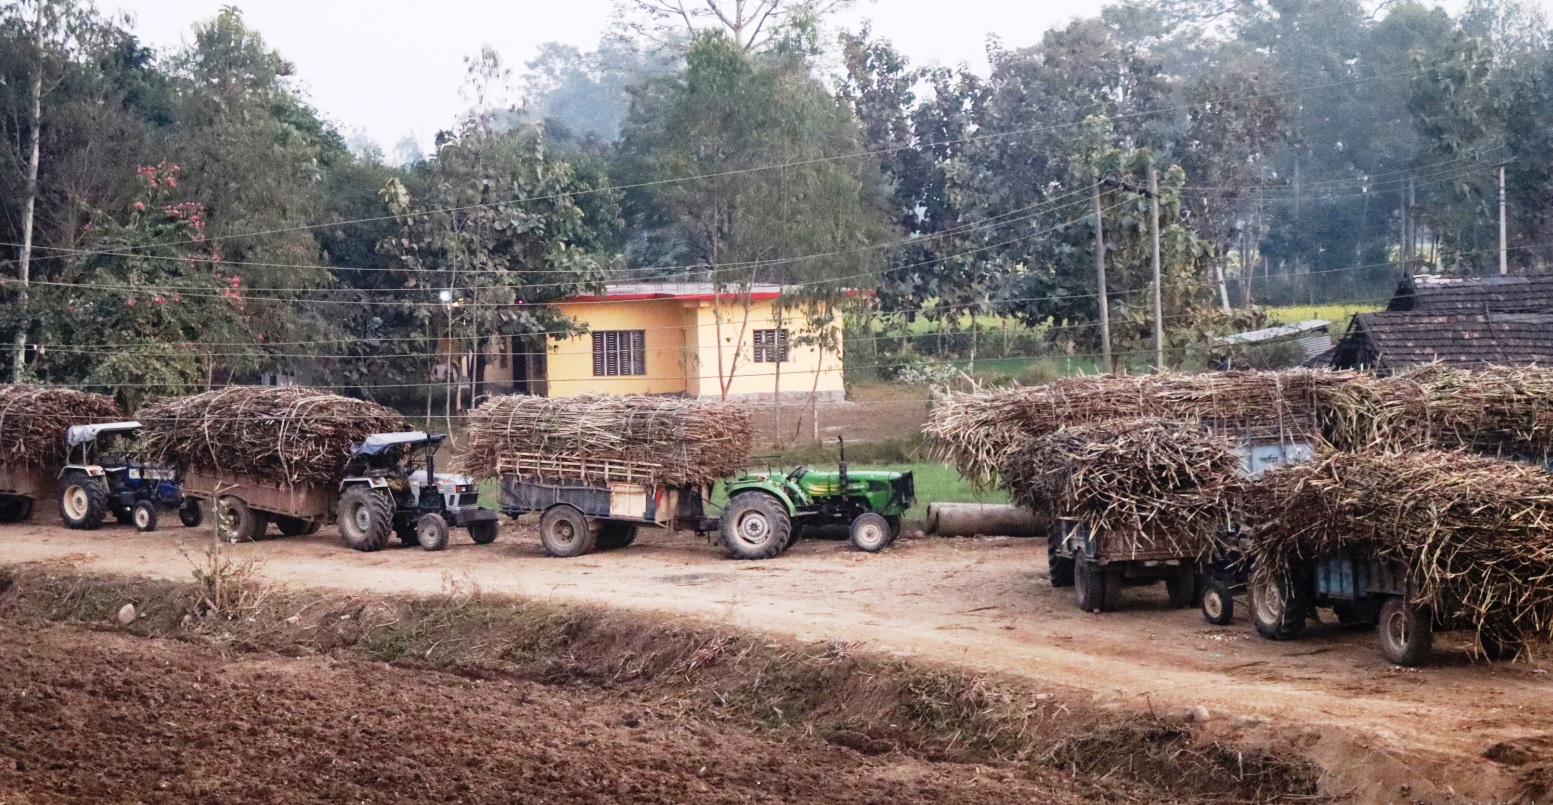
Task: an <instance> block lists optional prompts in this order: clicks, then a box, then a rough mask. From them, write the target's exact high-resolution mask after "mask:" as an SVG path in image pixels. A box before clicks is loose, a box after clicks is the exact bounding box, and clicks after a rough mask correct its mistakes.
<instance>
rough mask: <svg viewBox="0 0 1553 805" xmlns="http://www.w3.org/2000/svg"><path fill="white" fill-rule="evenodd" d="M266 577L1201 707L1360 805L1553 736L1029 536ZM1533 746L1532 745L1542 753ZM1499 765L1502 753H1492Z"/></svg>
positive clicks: (347, 560)
mask: <svg viewBox="0 0 1553 805" xmlns="http://www.w3.org/2000/svg"><path fill="white" fill-rule="evenodd" d="M0 545H3V548H0V554H3V561H5V562H32V561H52V562H60V561H63V562H67V563H69V564H71V565H73V566H75V567H76V568H78V569H81V570H85V571H97V572H116V573H135V574H143V575H148V576H153V577H162V578H185V577H187V575H188V572H189V568H190V565H189V562H188V560H187V559H186V558H185V557H184V556H183V555H182V553H181V551H187V552H190V553H193V554H198V553H200V552H202V551H203V550H204V549H205V547H206V545H207V542H206V540H205V538H204V535H203V533H201V534H195V533H192V532H186V531H181V530H179V529H177V528H174V529H171V530H166V531H163V532H160V533H156V534H148V535H142V534H137V533H135V532H134V531H133V530H130V529H125V528H122V527H109V528H105V529H104V530H102V531H99V532H95V533H83V532H71V531H67V530H65V529H62V528H58V527H54V526H46V525H27V526H11V527H7V528H5V529H4V530H3V531H0ZM233 550H234V551H235V552H236V554H237V555H238V556H251V557H254V558H255V559H257V560H259V561H260V562H261V563H262V566H261V568H260V572H261V574H262V575H264V576H266V577H268V578H271V579H274V580H276V581H280V582H284V583H287V584H291V585H297V586H323V587H333V588H342V589H359V590H372V591H379V592H437V591H440V590H443V589H445V588H446V587H447V586H448V585H449V584H450V583H452V582H454V581H458V582H472V583H475V584H478V585H479V586H480V588H481V589H483V590H485V591H487V592H496V593H512V594H519V595H524V596H529V597H534V598H539V599H551V600H561V601H568V600H578V601H588V602H597V603H605V604H609V605H612V606H622V607H631V608H638V609H648V610H662V611H668V612H673V613H676V614H681V615H691V616H695V617H699V618H704V619H708V620H712V621H718V622H725V623H729V624H733V625H737V626H741V627H748V628H754V629H762V630H767V631H770V632H773V633H777V634H782V635H789V636H793V637H797V638H799V639H803V640H827V639H836V640H844V641H861V642H863V643H864V644H865V645H867V646H869V647H872V648H874V649H879V650H886V651H892V652H898V653H902V654H907V655H912V656H915V657H919V658H924V659H929V660H934V661H944V662H951V663H957V664H961V665H966V666H970V667H973V668H977V669H982V670H987V671H996V672H1003V673H1009V674H1015V675H1021V676H1024V677H1027V678H1031V679H1035V680H1041V681H1047V682H1051V683H1058V684H1063V685H1069V686H1077V687H1081V688H1084V689H1088V690H1090V691H1093V693H1094V695H1095V696H1096V697H1097V698H1098V699H1100V700H1101V701H1105V702H1110V703H1114V704H1116V705H1117V706H1122V707H1128V708H1138V709H1155V710H1160V709H1167V710H1180V709H1185V708H1188V707H1193V706H1197V705H1202V706H1204V707H1206V708H1207V709H1208V711H1209V713H1210V715H1211V717H1212V720H1211V722H1210V727H1211V728H1212V729H1213V730H1217V731H1221V732H1223V733H1224V734H1225V735H1227V736H1233V737H1237V738H1240V739H1250V740H1256V739H1257V736H1258V735H1262V736H1272V735H1279V736H1282V737H1285V738H1287V737H1289V736H1291V735H1293V736H1295V737H1296V739H1297V742H1298V743H1299V744H1300V746H1301V747H1302V748H1303V749H1304V750H1305V751H1306V752H1307V753H1308V754H1309V756H1310V757H1311V758H1312V759H1314V760H1316V761H1317V762H1318V763H1320V764H1322V765H1323V767H1324V768H1326V770H1327V771H1328V773H1329V775H1330V777H1329V785H1328V788H1329V790H1333V791H1338V792H1342V793H1348V794H1351V795H1352V797H1353V798H1354V800H1355V801H1364V802H1392V801H1408V802H1414V801H1416V802H1446V801H1487V800H1490V799H1499V798H1502V797H1503V796H1505V795H1506V793H1508V792H1511V791H1514V790H1516V785H1517V783H1516V778H1517V777H1518V776H1520V775H1522V774H1523V773H1524V772H1526V768H1525V767H1526V766H1528V765H1536V764H1540V763H1542V762H1545V761H1548V760H1553V757H1549V758H1544V757H1542V756H1540V755H1534V756H1532V757H1530V758H1526V757H1521V758H1520V760H1521V761H1523V762H1522V763H1521V764H1520V765H1518V766H1508V765H1504V764H1501V763H1498V762H1494V761H1490V760H1487V759H1485V758H1484V756H1483V753H1484V751H1485V750H1487V749H1488V748H1489V747H1491V746H1493V745H1495V744H1498V743H1501V742H1506V741H1516V740H1521V739H1527V738H1530V737H1534V736H1539V735H1543V734H1545V733H1548V732H1553V697H1550V695H1549V694H1550V693H1553V686H1550V684H1549V681H1548V677H1547V674H1546V673H1545V667H1544V666H1543V665H1541V664H1535V663H1516V664H1492V665H1485V664H1476V665H1474V664H1471V663H1470V662H1469V661H1468V660H1467V657H1466V654H1465V652H1464V642H1465V641H1464V640H1461V639H1454V638H1455V637H1456V636H1453V635H1442V636H1441V639H1440V640H1438V641H1437V643H1436V645H1437V647H1438V648H1437V651H1436V656H1435V657H1434V658H1433V661H1432V662H1431V664H1430V666H1429V667H1426V668H1423V669H1418V670H1402V669H1397V668H1394V667H1392V666H1390V665H1389V664H1388V663H1386V662H1385V661H1384V660H1383V659H1382V658H1381V657H1380V655H1379V652H1378V651H1377V649H1376V647H1375V645H1374V636H1373V635H1371V634H1366V633H1355V632H1348V631H1343V630H1340V629H1338V628H1337V627H1335V626H1323V627H1320V628H1314V629H1312V630H1311V632H1310V634H1309V636H1308V637H1307V638H1305V639H1304V640H1301V641H1299V642H1292V643H1273V642H1269V641H1265V640H1262V639H1260V638H1258V637H1257V636H1256V635H1255V634H1254V633H1253V632H1252V631H1251V629H1250V626H1249V624H1248V623H1247V622H1246V619H1245V618H1244V617H1243V616H1242V617H1240V618H1239V619H1238V620H1237V623H1236V624H1235V625H1233V626H1230V627H1225V628H1217V627H1210V626H1208V625H1206V624H1205V623H1204V622H1203V621H1202V619H1201V617H1200V616H1199V615H1198V614H1197V613H1196V612H1195V611H1191V610H1186V611H1165V610H1164V609H1163V605H1164V595H1163V588H1162V587H1161V588H1160V589H1158V590H1151V589H1147V588H1145V589H1134V590H1129V591H1128V593H1127V594H1126V596H1125V598H1124V604H1123V606H1124V611H1122V612H1118V613H1113V614H1107V615H1089V614H1084V613H1081V612H1078V611H1077V610H1076V609H1075V608H1074V606H1073V604H1072V602H1071V591H1066V590H1064V591H1058V590H1053V589H1051V588H1050V586H1049V585H1048V584H1047V583H1046V581H1045V560H1044V554H1045V547H1044V543H1043V542H1042V541H1039V540H1036V541H1018V540H1001V539H987V540H959V541H948V540H933V539H925V540H907V541H904V542H902V543H900V544H899V545H898V546H897V547H896V548H894V549H892V550H891V551H889V552H888V553H885V554H882V555H877V556H874V555H864V554H857V553H853V552H850V551H848V550H846V548H845V546H844V545H843V544H839V543H829V542H817V541H806V542H803V543H800V544H799V545H798V546H797V547H796V548H795V549H794V550H793V551H792V552H790V553H789V554H787V555H786V556H784V557H781V558H780V559H777V560H774V561H770V562H760V563H741V562H733V561H729V560H726V559H723V558H722V556H721V554H720V553H719V552H718V551H716V550H714V549H712V548H711V547H709V546H706V545H704V544H700V543H698V542H697V541H696V539H695V538H694V537H692V536H690V535H670V534H666V533H661V532H648V533H644V535H643V537H642V538H641V539H640V540H639V541H638V543H637V544H636V545H635V546H633V547H632V548H630V549H628V550H624V551H617V552H611V553H603V554H596V555H590V556H587V557H584V558H581V559H575V560H555V559H548V558H545V557H544V556H543V555H542V553H541V551H540V548H539V545H538V542H537V540H536V539H535V538H534V536H533V534H532V530H531V529H529V528H526V527H519V526H514V525H508V526H506V527H505V528H504V532H503V537H502V539H501V540H499V541H498V542H496V543H495V544H494V545H491V546H487V547H484V548H482V547H477V546H474V545H472V544H469V543H468V542H467V540H461V539H459V538H458V537H455V541H454V545H453V546H452V547H451V548H450V549H449V550H448V551H447V552H445V553H442V554H428V553H425V552H423V551H421V550H419V549H395V550H388V551H384V552H381V553H376V554H359V553H353V552H351V551H348V550H344V549H343V548H342V547H341V546H340V544H339V542H338V541H337V538H335V537H334V536H332V529H326V530H325V531H324V532H323V533H322V534H320V535H318V536H316V537H312V538H294V539H287V538H279V537H276V538H271V539H267V540H265V541H262V542H260V543H255V544H248V545H240V546H235V547H234V548H233ZM1546 743H1547V742H1542V744H1539V745H1543V744H1546ZM1501 756H1502V753H1501Z"/></svg>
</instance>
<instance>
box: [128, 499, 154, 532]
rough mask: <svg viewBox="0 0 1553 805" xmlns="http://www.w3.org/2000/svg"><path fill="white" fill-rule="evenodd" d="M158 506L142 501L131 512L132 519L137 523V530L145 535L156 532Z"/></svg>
mask: <svg viewBox="0 0 1553 805" xmlns="http://www.w3.org/2000/svg"><path fill="white" fill-rule="evenodd" d="M157 514H158V512H157V510H156V504H155V503H152V502H151V501H149V500H142V501H140V502H139V503H136V504H135V508H134V509H132V510H130V518H131V519H132V520H133V521H134V523H135V530H136V531H139V532H140V533H142V534H144V533H147V532H150V531H155V530H156V517H157Z"/></svg>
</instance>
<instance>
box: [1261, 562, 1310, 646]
mask: <svg viewBox="0 0 1553 805" xmlns="http://www.w3.org/2000/svg"><path fill="white" fill-rule="evenodd" d="M1307 609H1309V607H1308V606H1307V605H1306V601H1305V595H1304V593H1303V591H1301V590H1300V589H1299V585H1298V584H1294V583H1291V582H1290V581H1289V580H1287V579H1282V578H1279V577H1278V575H1277V574H1276V573H1272V572H1267V573H1258V574H1257V575H1256V578H1254V579H1252V581H1251V620H1252V622H1253V623H1255V624H1256V631H1257V634H1260V635H1261V636H1263V637H1265V638H1267V639H1268V640H1293V639H1294V638H1296V637H1299V636H1300V633H1301V632H1303V631H1305V612H1306V610H1307Z"/></svg>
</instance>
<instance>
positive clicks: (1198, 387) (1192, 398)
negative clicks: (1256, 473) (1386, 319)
mask: <svg viewBox="0 0 1553 805" xmlns="http://www.w3.org/2000/svg"><path fill="white" fill-rule="evenodd" d="M1352 377H1353V375H1352V374H1351V373H1347V372H1329V371H1317V370H1309V369H1291V370H1286V371H1280V372H1213V373H1203V374H1166V375H1138V376H1126V375H1098V376H1092V377H1073V378H1066V379H1063V380H1058V381H1055V382H1053V383H1048V384H1046V385H1044V386H1032V387H1028V388H1023V387H1020V388H1012V389H1001V390H993V391H985V392H968V393H958V394H955V393H951V394H948V395H946V396H945V397H943V398H941V399H940V400H939V401H938V402H937V403H936V404H935V405H934V408H933V414H932V417H931V419H930V420H929V422H928V425H927V428H926V432H927V434H928V436H929V437H930V438H931V439H932V440H933V443H934V446H935V451H936V453H937V455H938V456H939V458H941V459H942V460H944V461H946V462H948V463H950V464H952V465H954V466H955V467H957V468H958V469H959V470H960V472H961V474H963V475H965V476H967V477H969V478H973V479H975V480H977V481H987V480H990V479H991V478H992V477H993V476H994V475H995V473H996V472H997V469H998V467H999V465H1000V464H1001V463H1002V461H1003V459H1004V457H1005V456H1007V455H1008V453H1009V452H1010V451H1012V450H1013V449H1015V448H1016V447H1018V446H1020V445H1022V444H1024V442H1025V441H1026V440H1028V439H1030V438H1031V437H1035V436H1043V435H1046V434H1048V433H1052V432H1054V431H1056V430H1057V429H1058V428H1061V427H1063V426H1064V425H1072V424H1079V423H1085V422H1103V421H1107V420H1113V419H1135V418H1139V417H1147V418H1157V419H1166V420H1173V421H1182V422H1186V421H1202V422H1211V423H1214V424H1215V425H1216V426H1219V427H1226V428H1232V429H1245V428H1250V429H1256V430H1261V431H1266V430H1269V429H1277V430H1282V431H1285V432H1290V433H1313V432H1314V431H1316V429H1317V423H1318V422H1319V419H1320V417H1319V414H1320V412H1321V411H1322V409H1323V406H1324V400H1325V398H1326V397H1327V396H1328V395H1329V394H1330V393H1331V391H1332V390H1333V389H1335V388H1338V387H1340V386H1342V385H1343V384H1344V383H1346V382H1348V381H1349V380H1350V379H1351V378H1352Z"/></svg>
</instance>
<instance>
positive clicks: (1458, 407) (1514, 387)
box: [1326, 365, 1553, 456]
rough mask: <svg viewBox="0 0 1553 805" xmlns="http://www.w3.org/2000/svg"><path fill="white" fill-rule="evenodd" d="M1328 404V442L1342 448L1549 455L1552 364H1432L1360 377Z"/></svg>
mask: <svg viewBox="0 0 1553 805" xmlns="http://www.w3.org/2000/svg"><path fill="white" fill-rule="evenodd" d="M1329 407H1330V410H1329V412H1328V414H1327V417H1326V418H1327V426H1328V430H1329V432H1330V434H1331V439H1332V442H1333V443H1334V444H1336V445H1338V446H1340V447H1342V448H1343V449H1346V450H1392V451H1395V450H1413V449H1421V448H1439V449H1455V448H1468V449H1472V450H1475V451H1478V452H1484V453H1491V454H1499V455H1505V456H1511V455H1522V456H1544V455H1547V454H1549V453H1553V369H1542V368H1538V367H1534V366H1488V367H1483V368H1480V369H1472V370H1464V369H1454V368H1451V367H1447V366H1443V365H1432V366H1422V367H1419V368H1416V369H1412V370H1409V371H1406V372H1401V373H1398V374H1396V375H1393V376H1391V377H1385V378H1378V377H1371V376H1368V375H1365V376H1360V377H1358V378H1355V379H1354V380H1353V381H1352V382H1350V383H1348V384H1346V385H1345V386H1344V387H1342V388H1340V389H1337V390H1336V391H1335V393H1334V394H1333V395H1332V397H1331V400H1330V402H1329Z"/></svg>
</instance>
